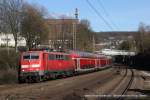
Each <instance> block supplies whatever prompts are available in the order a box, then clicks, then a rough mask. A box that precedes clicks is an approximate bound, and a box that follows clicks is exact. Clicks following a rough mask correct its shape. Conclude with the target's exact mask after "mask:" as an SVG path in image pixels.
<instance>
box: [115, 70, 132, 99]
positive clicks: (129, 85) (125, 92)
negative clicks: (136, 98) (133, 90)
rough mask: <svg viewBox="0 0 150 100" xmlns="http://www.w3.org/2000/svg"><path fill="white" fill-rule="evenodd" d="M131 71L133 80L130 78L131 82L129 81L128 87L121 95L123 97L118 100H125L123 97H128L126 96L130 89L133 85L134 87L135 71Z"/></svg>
mask: <svg viewBox="0 0 150 100" xmlns="http://www.w3.org/2000/svg"><path fill="white" fill-rule="evenodd" d="M130 71H131V78H130V80H129V82H128V84H127V86H126V88H125V89H124V90H123V92H122V93H121V95H120V96H119V97H118V98H117V100H123V99H124V98H123V97H124V96H123V95H126V94H127V92H128V89H130V87H131V85H132V82H133V80H134V71H133V70H132V69H130Z"/></svg>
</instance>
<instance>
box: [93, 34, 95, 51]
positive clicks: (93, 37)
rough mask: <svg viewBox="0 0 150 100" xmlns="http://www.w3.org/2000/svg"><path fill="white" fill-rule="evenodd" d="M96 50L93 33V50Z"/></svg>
mask: <svg viewBox="0 0 150 100" xmlns="http://www.w3.org/2000/svg"><path fill="white" fill-rule="evenodd" d="M94 51H95V37H94V35H93V52H94Z"/></svg>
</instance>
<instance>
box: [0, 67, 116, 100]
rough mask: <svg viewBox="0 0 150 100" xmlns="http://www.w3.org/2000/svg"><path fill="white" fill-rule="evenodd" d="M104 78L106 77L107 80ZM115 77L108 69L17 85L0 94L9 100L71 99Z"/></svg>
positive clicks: (111, 70) (112, 71)
mask: <svg viewBox="0 0 150 100" xmlns="http://www.w3.org/2000/svg"><path fill="white" fill-rule="evenodd" d="M104 76H106V78H105V77H104ZM113 77H115V70H114V69H108V70H106V71H102V72H95V73H90V74H85V75H80V76H75V77H70V78H66V79H58V80H54V81H49V82H45V83H36V84H29V85H26V84H22V85H19V87H18V85H16V86H15V87H12V88H9V89H8V88H7V89H4V90H3V91H2V92H0V98H1V97H2V98H6V97H8V96H9V98H13V99H15V100H21V99H24V98H25V99H26V100H31V99H30V98H34V99H41V100H54V99H56V100H60V98H64V97H69V96H68V94H70V93H74V92H76V93H77V92H80V91H82V93H83V92H86V91H87V90H91V88H93V87H97V86H98V85H101V84H105V82H106V83H107V82H109V81H111V79H112V78H113ZM21 86H22V87H21ZM78 90H79V91H78ZM2 100H3V99H2ZM4 100H5V99H4ZM10 100H11V99H10ZM32 100H33V99H32Z"/></svg>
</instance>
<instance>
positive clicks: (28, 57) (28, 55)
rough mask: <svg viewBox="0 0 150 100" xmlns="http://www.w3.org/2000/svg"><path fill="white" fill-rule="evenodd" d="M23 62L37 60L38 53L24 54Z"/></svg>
mask: <svg viewBox="0 0 150 100" xmlns="http://www.w3.org/2000/svg"><path fill="white" fill-rule="evenodd" d="M23 59H24V60H30V59H32V60H36V59H39V54H38V53H29V54H24V55H23Z"/></svg>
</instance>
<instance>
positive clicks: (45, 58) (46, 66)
mask: <svg viewBox="0 0 150 100" xmlns="http://www.w3.org/2000/svg"><path fill="white" fill-rule="evenodd" d="M43 58H44V59H43V67H44V69H45V70H48V54H46V53H44V55H43Z"/></svg>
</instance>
